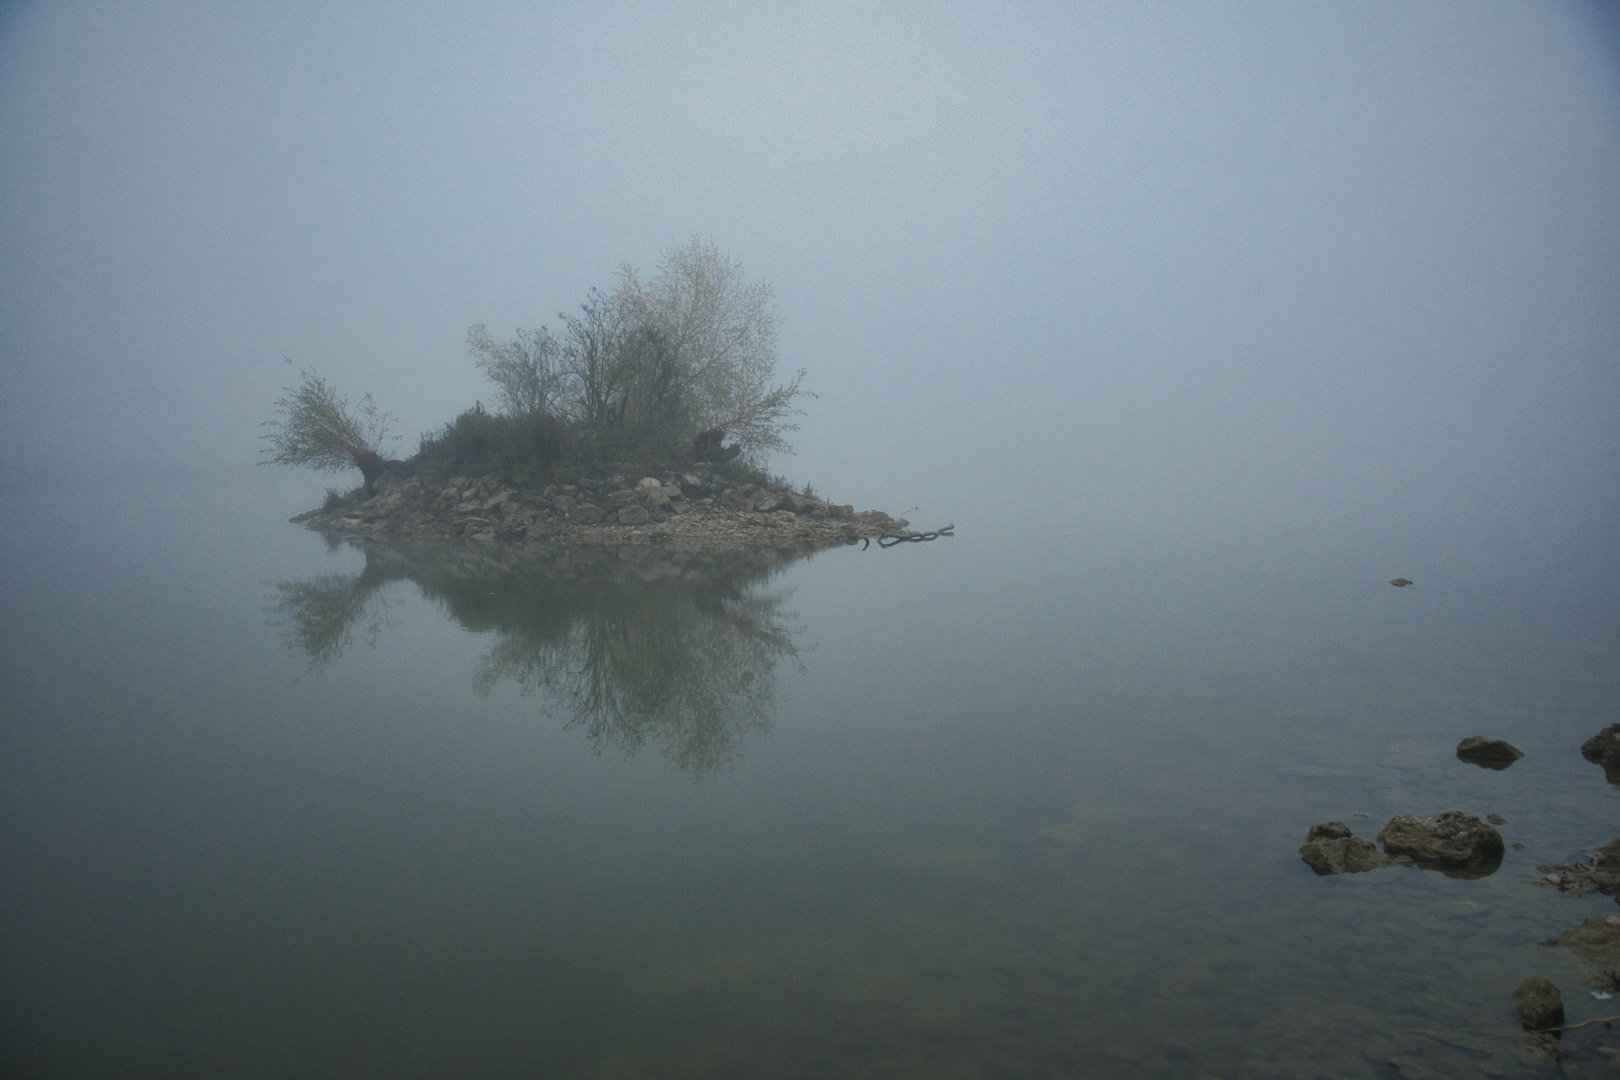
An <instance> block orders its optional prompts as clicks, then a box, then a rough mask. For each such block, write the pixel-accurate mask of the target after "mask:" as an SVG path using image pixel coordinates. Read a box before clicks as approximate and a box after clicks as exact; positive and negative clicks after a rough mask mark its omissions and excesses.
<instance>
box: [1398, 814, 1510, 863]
mask: <svg viewBox="0 0 1620 1080" xmlns="http://www.w3.org/2000/svg"><path fill="white" fill-rule="evenodd" d="M1378 842H1379V843H1380V844H1383V845H1384V851H1385V852H1387V853H1388V854H1390V855H1406V856H1409V857H1410V858H1411V859H1412V861H1413V862H1415V863H1417V865H1419V866H1421V867H1424V868H1425V869H1429V870H1439V871H1441V872H1442V873H1444V874H1445V875H1446V876H1447V877H1463V878H1480V877H1487V876H1489V875H1491V874H1494V873H1496V870H1497V867H1499V866H1501V865H1502V854H1503V852H1504V851H1505V850H1506V845H1505V844H1503V843H1502V834H1501V833H1499V832H1497V831H1496V830H1495V829H1493V828H1491V827H1490V826H1489V825H1487V824H1485V823H1484V822H1483V821H1481V820H1479V818H1477V817H1475V816H1474V815H1473V814H1465V813H1463V812H1462V811H1461V810H1447V811H1446V812H1445V813H1443V814H1438V815H1436V816H1435V817H1432V818H1420V817H1414V816H1413V815H1411V814H1402V815H1400V816H1399V817H1395V818H1391V819H1390V820H1389V823H1388V824H1387V825H1385V826H1384V827H1383V828H1382V829H1380V830H1378Z"/></svg>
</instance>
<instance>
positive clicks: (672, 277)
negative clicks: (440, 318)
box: [263, 235, 807, 492]
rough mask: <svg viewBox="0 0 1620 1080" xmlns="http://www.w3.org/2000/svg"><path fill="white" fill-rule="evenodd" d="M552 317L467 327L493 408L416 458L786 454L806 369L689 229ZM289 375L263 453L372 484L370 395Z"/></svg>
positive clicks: (509, 461)
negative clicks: (782, 352) (789, 369)
mask: <svg viewBox="0 0 1620 1080" xmlns="http://www.w3.org/2000/svg"><path fill="white" fill-rule="evenodd" d="M559 318H560V319H561V326H560V328H559V332H558V333H557V334H553V333H552V331H551V330H550V329H549V328H548V327H545V326H541V327H540V328H539V329H537V330H521V329H520V330H518V331H517V332H516V335H515V336H514V337H513V338H512V339H510V340H506V341H500V340H497V339H496V338H494V337H493V336H492V335H491V334H490V333H489V331H488V330H487V329H486V328H485V326H484V325H483V324H482V323H479V324H476V325H474V326H472V327H471V328H469V329H468V331H467V349H468V352H469V353H470V354H471V355H472V357H473V360H474V363H475V364H476V365H477V367H478V368H479V370H480V371H482V372H483V374H484V375H485V376H487V377H488V378H489V379H490V381H492V382H493V383H494V384H495V385H496V387H497V388H498V390H499V395H498V404H497V408H496V411H493V412H485V411H484V409H483V407H482V406H481V405H480V406H477V407H475V408H473V409H470V410H467V411H465V412H463V413H461V414H460V415H459V416H457V417H456V418H455V420H453V421H452V422H450V423H449V424H447V425H445V426H444V427H443V428H442V429H440V430H437V431H435V432H431V433H429V434H426V435H424V436H423V437H422V444H421V447H420V449H419V451H418V453H417V456H416V458H415V459H413V461H414V462H415V464H416V465H429V466H432V467H436V468H445V469H450V470H455V471H461V470H470V471H473V472H483V471H489V470H491V469H502V470H510V471H514V472H520V473H529V474H535V473H541V472H546V471H548V470H550V469H551V468H553V467H555V466H558V465H585V464H589V463H592V462H598V461H612V460H630V459H632V458H634V459H636V460H643V459H646V460H649V461H653V460H657V461H668V462H671V463H673V462H676V461H683V460H684V461H725V460H730V459H732V458H740V459H742V460H741V462H740V464H741V465H742V466H746V467H753V468H757V467H759V466H761V465H762V464H763V462H764V459H765V457H766V455H767V454H769V453H770V452H771V451H775V450H788V449H789V447H788V444H787V441H786V439H785V437H784V436H785V434H786V433H787V432H790V431H795V430H797V429H798V425H797V424H794V423H791V422H789V421H790V418H791V417H793V416H796V415H799V414H800V410H799V409H798V408H796V407H795V403H796V401H797V399H798V398H799V397H800V396H801V395H803V394H805V393H807V392H806V391H805V390H803V389H802V388H801V385H800V383H801V381H802V379H803V377H804V372H803V371H800V372H797V373H796V374H795V375H794V376H793V378H792V379H791V380H789V381H787V382H778V381H777V379H776V365H777V352H776V335H777V322H778V316H777V313H776V307H775V300H774V294H773V292H772V290H771V286H770V284H769V283H767V282H763V281H750V280H749V279H748V278H747V277H746V275H745V274H744V273H743V269H742V266H741V264H740V263H738V262H737V261H736V260H734V259H732V258H731V257H730V256H729V255H726V254H723V253H722V252H720V250H719V249H718V248H716V247H715V246H714V244H713V243H712V242H709V241H705V240H704V239H702V238H701V237H698V236H695V235H694V236H692V237H690V238H688V239H687V241H686V242H685V243H683V244H680V245H678V246H676V247H673V248H670V249H669V250H667V251H665V252H664V253H663V255H662V257H661V258H660V261H659V263H658V266H657V268H656V270H655V272H654V274H653V276H652V277H651V278H643V277H642V276H641V274H640V273H639V272H638V271H637V270H635V269H634V268H633V267H631V266H629V265H623V266H620V268H619V272H618V279H617V281H616V282H615V283H614V285H613V287H612V288H611V289H607V290H601V289H591V290H590V291H589V292H588V293H587V294H586V296H585V299H584V301H582V302H581V303H580V305H579V308H578V309H577V310H576V311H574V312H571V313H563V314H562V315H560V316H559ZM289 363H291V361H289ZM299 374H300V376H301V377H302V381H301V382H300V384H299V385H298V386H297V387H296V388H288V389H287V391H286V395H285V396H284V397H282V398H281V400H279V401H277V402H276V406H275V418H274V419H271V420H268V421H266V424H265V426H267V427H269V428H271V429H272V430H271V431H269V432H268V433H267V434H265V435H264V436H263V437H264V438H265V439H266V440H267V441H268V442H269V446H268V447H266V448H265V453H266V454H268V455H269V460H270V462H274V463H276V464H281V465H307V466H309V467H311V468H315V469H324V470H331V471H338V470H342V469H345V468H349V467H351V466H353V467H355V468H358V469H359V470H360V472H361V475H362V476H363V477H364V478H365V487H366V491H367V492H371V491H372V490H373V489H374V487H375V484H376V481H377V478H378V477H379V476H380V475H381V474H382V472H383V469H384V468H385V466H386V465H387V464H388V463H387V461H386V459H385V458H384V455H383V448H384V446H385V444H386V443H387V442H388V441H389V440H390V439H391V438H392V436H390V435H389V434H388V426H389V422H390V421H391V419H392V418H391V417H390V416H388V415H387V414H386V413H383V412H382V411H381V410H380V409H378V407H377V405H376V403H375V402H374V401H373V400H372V398H371V395H370V394H367V395H365V396H364V397H362V398H361V399H360V401H359V402H358V404H351V403H350V402H349V400H348V399H347V398H345V397H343V396H342V395H341V394H339V393H338V391H337V390H336V388H335V387H333V386H332V385H331V384H330V383H328V382H327V381H326V380H324V379H322V378H321V377H320V376H319V375H317V374H316V373H315V371H314V370H313V369H308V370H306V369H302V368H301V369H299ZM727 443H729V445H725V444H727Z"/></svg>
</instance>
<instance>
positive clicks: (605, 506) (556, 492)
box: [292, 465, 913, 550]
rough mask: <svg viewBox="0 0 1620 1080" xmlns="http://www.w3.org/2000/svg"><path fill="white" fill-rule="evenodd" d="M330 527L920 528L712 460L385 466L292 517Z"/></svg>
mask: <svg viewBox="0 0 1620 1080" xmlns="http://www.w3.org/2000/svg"><path fill="white" fill-rule="evenodd" d="M292 520H293V521H295V522H300V523H302V524H304V525H307V526H309V527H310V528H314V529H319V530H321V531H323V532H329V533H339V534H343V535H348V536H377V537H381V538H388V539H394V540H401V539H404V540H428V539H433V540H458V541H471V542H489V541H497V540H504V541H517V542H524V541H544V542H547V543H554V542H562V543H570V544H626V543H630V544H637V543H641V544H657V545H661V546H664V547H674V548H697V549H704V550H725V549H735V548H749V547H764V546H775V547H780V546H783V545H784V544H801V545H811V546H820V545H826V544H836V543H848V542H851V541H854V540H859V539H861V538H863V537H868V538H870V537H881V536H910V535H913V534H912V533H910V532H909V531H908V529H907V526H908V525H909V523H908V522H907V521H905V520H904V519H896V518H892V517H890V516H889V515H888V514H885V513H883V512H882V511H881V510H866V511H862V512H860V513H857V512H856V511H855V508H854V507H853V506H848V505H840V504H837V503H831V502H828V501H826V500H824V499H819V498H815V497H813V496H810V495H803V494H799V493H796V492H793V491H785V490H781V491H779V490H775V489H773V488H768V487H761V486H759V485H756V484H749V483H741V484H737V483H731V482H728V481H727V480H726V479H725V478H724V477H723V476H721V475H720V474H719V473H717V472H716V471H715V470H714V469H712V468H711V467H709V466H707V465H695V466H693V467H692V468H691V469H690V470H689V471H684V472H671V473H666V474H664V475H663V477H662V478H660V477H656V476H638V475H637V473H636V470H633V469H631V468H630V467H629V466H620V467H609V468H608V469H606V470H604V471H603V473H602V475H600V476H596V477H582V478H580V479H579V480H577V481H576V482H574V483H568V484H551V485H547V486H546V487H544V488H541V489H539V490H535V489H533V488H531V487H525V486H524V485H521V484H517V483H514V482H512V481H510V480H507V479H504V478H502V477H499V476H486V477H477V478H475V477H465V476H452V477H449V478H448V479H443V480H437V481H435V480H430V479H428V478H426V477H419V476H405V475H400V474H385V475H384V476H383V477H382V478H381V479H380V480H379V481H378V482H377V486H376V494H374V495H373V496H371V497H370V498H367V499H365V500H364V501H362V502H359V503H356V504H353V505H346V504H340V505H337V506H332V507H330V508H322V509H321V510H312V511H310V512H309V513H306V514H300V515H298V516H297V517H295V518H293V519H292Z"/></svg>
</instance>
